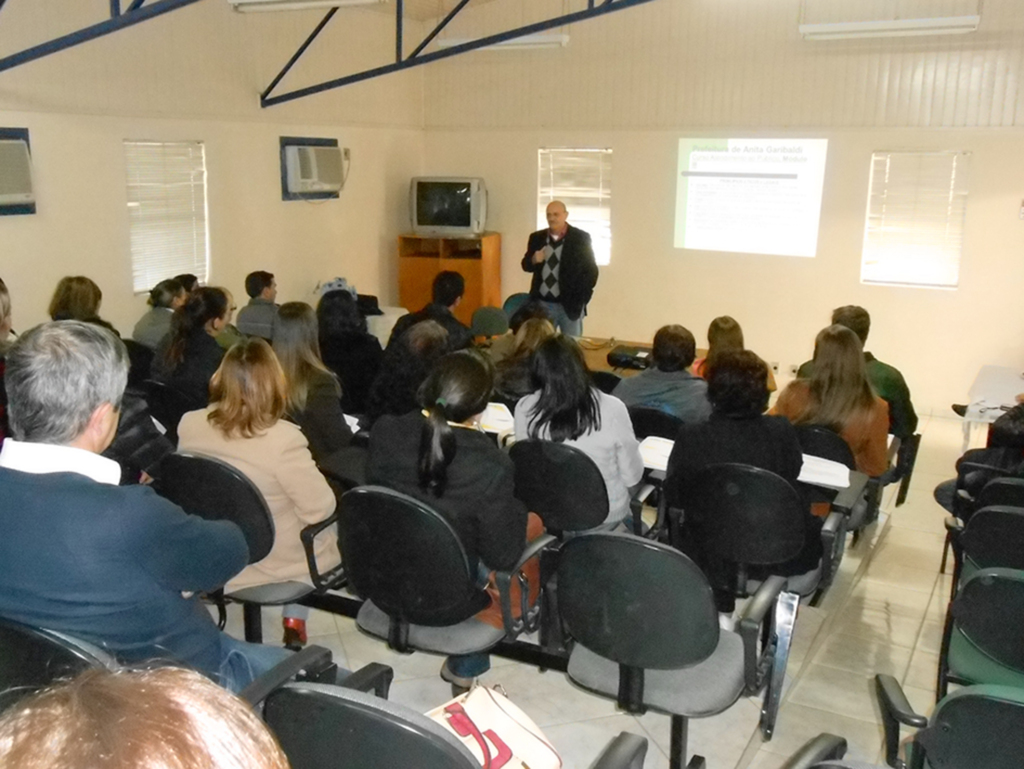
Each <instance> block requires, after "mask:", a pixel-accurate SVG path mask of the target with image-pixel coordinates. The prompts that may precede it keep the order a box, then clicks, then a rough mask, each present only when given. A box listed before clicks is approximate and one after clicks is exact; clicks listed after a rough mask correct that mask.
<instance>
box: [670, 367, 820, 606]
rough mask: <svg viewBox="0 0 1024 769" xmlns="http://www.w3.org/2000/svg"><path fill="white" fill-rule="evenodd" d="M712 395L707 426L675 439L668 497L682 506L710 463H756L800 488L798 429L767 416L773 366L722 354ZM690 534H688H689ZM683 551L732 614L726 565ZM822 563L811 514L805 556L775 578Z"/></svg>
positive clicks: (691, 548)
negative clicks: (770, 369)
mask: <svg viewBox="0 0 1024 769" xmlns="http://www.w3.org/2000/svg"><path fill="white" fill-rule="evenodd" d="M707 397H708V400H709V401H710V402H711V416H710V417H709V418H708V419H707V421H705V422H701V423H696V424H693V423H691V424H685V425H683V427H682V429H681V430H680V431H679V435H678V436H677V437H676V442H675V446H674V447H673V449H672V454H671V456H670V457H669V460H668V471H667V473H666V480H667V482H666V486H665V494H666V495H667V498H668V502H669V504H670V505H673V506H678V505H679V504H680V499H681V498H682V495H683V492H684V490H685V489H686V487H687V486H688V485H689V484H690V483H692V482H693V479H694V477H695V476H696V475H697V473H699V472H700V471H701V470H703V469H704V468H706V467H707V466H709V465H715V464H722V463H725V462H735V463H739V464H744V465H753V466H754V467H760V468H761V469H762V470H768V471H770V472H773V473H775V474H776V475H779V476H781V477H782V478H784V479H785V480H787V481H789V482H790V483H791V484H796V479H797V477H798V476H799V475H800V467H801V465H802V464H803V456H802V453H801V449H800V442H799V441H798V440H797V436H796V430H794V429H793V425H792V424H790V422H789V420H787V419H786V418H785V417H780V416H765V414H764V412H765V410H766V409H767V408H768V366H767V365H766V364H765V362H764V361H763V360H761V359H760V358H758V357H757V356H756V355H755V354H754V353H752V352H750V351H749V350H729V351H727V352H724V353H722V354H721V355H720V356H719V357H718V359H717V360H716V361H715V365H714V367H712V368H711V369H710V370H709V371H708V384H707ZM684 535H685V532H684ZM684 549H685V550H686V551H687V552H688V554H689V555H691V556H692V557H693V558H694V559H695V560H696V561H697V562H698V563H699V564H700V565H701V567H702V568H703V569H704V570H705V572H706V573H707V574H708V577H709V579H710V580H711V582H712V587H713V588H714V590H715V603H716V605H717V606H718V610H719V611H720V612H726V613H729V612H732V611H733V609H734V608H735V598H734V596H733V593H732V590H731V589H729V587H728V586H727V583H726V582H724V581H723V580H725V579H727V578H728V572H727V571H726V570H724V569H723V566H724V564H716V563H712V562H710V561H709V559H708V558H706V557H705V556H704V554H703V553H702V552H701V551H700V549H699V547H697V546H696V545H695V544H694V543H693V541H692V539H690V538H687V541H686V546H685V547H684ZM820 559H821V519H820V518H818V517H817V516H814V515H811V513H810V509H808V515H807V541H806V543H805V548H804V552H803V553H801V555H800V556H799V557H798V558H797V559H796V560H794V561H791V562H790V563H788V564H785V565H784V566H783V567H777V566H776V567H772V568H771V569H769V570H768V571H767V573H770V574H783V575H786V576H788V575H793V574H803V573H804V572H807V571H810V570H811V569H813V568H814V567H815V566H816V565H817V563H818V561H819V560H820Z"/></svg>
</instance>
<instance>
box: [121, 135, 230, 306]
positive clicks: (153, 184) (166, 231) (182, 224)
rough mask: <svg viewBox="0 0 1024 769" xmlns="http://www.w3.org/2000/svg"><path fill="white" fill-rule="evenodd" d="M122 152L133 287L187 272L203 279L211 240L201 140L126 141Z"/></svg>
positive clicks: (141, 288)
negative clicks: (126, 193)
mask: <svg viewBox="0 0 1024 769" xmlns="http://www.w3.org/2000/svg"><path fill="white" fill-rule="evenodd" d="M124 152H125V159H126V161H127V168H128V221H129V227H130V230H131V248H132V283H133V285H134V287H135V292H136V293H142V292H144V291H149V290H150V289H151V288H152V287H153V286H155V285H156V284H157V283H159V282H160V281H161V280H164V279H165V278H173V277H174V276H175V275H180V274H182V273H186V272H190V273H192V274H193V275H195V276H196V277H198V278H199V280H200V281H202V282H205V281H206V278H207V273H208V272H209V253H210V245H209V239H208V237H207V229H206V218H207V211H206V157H205V154H204V152H203V143H202V142H146V141H126V142H125V143H124Z"/></svg>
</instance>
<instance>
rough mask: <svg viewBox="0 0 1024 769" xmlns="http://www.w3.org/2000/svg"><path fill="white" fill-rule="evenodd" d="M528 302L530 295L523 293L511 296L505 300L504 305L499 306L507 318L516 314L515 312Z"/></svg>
mask: <svg viewBox="0 0 1024 769" xmlns="http://www.w3.org/2000/svg"><path fill="white" fill-rule="evenodd" d="M529 300H530V295H529V294H525V293H520V294H512V295H511V296H509V297H508V299H506V300H505V303H504V304H503V305H502V306H501V309H503V310H504V311H505V314H506V315H507V316H508V317H510V318H511V317H512V316H513V315H515V314H516V310H518V309H519V308H520V307H522V306H523V305H524V304H526V303H527V302H528V301H529Z"/></svg>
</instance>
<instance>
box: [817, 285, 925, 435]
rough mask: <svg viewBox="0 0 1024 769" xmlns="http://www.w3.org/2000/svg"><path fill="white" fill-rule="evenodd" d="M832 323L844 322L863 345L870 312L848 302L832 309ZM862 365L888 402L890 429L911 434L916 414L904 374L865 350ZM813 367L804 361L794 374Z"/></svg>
mask: <svg viewBox="0 0 1024 769" xmlns="http://www.w3.org/2000/svg"><path fill="white" fill-rule="evenodd" d="M832 323H838V324H839V325H840V326H846V328H848V329H850V330H851V331H853V332H854V333H855V334H856V335H857V336H858V337H860V343H861V345H862V346H863V345H865V344H866V343H867V339H868V331H869V330H870V328H871V316H870V315H868V311H867V310H865V309H864V308H863V307H858V306H857V305H854V304H848V305H846V306H845V307H839V308H837V309H835V310H833V311H832ZM864 365H865V368H866V369H867V374H868V380H869V381H870V382H871V386H872V387H874V388H875V392H876V393H878V397H880V398H881V399H882V400H884V401H886V402H887V403H888V404H889V432H890V433H892V434H893V435H895V436H896V437H897V438H900V439H901V440H904V439H906V438H908V437H910V436H911V435H913V434H914V431H915V430H917V414H916V413H915V412H914V404H913V403H911V402H910V389H909V388H908V387H907V383H906V381H905V380H904V379H903V375H902V374H901V373H900V372H899V371H897V370H896V369H895V368H893V367H892V366H890V365H888V364H887V363H882V361H880V360H878V359H877V358H876V357H875V356H874V355H872V354H871V353H869V352H867V351H866V350H865V352H864ZM813 370H814V361H807V362H806V363H805V364H803V365H802V366H801V367H800V369H799V371H797V376H798V377H800V378H802V379H807V378H809V377H810V376H811V373H812V371H813Z"/></svg>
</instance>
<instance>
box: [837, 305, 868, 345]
mask: <svg viewBox="0 0 1024 769" xmlns="http://www.w3.org/2000/svg"><path fill="white" fill-rule="evenodd" d="M832 323H833V325H836V324H838V325H840V326H846V328H848V329H850V331H852V332H853V333H855V334H856V335H857V338H858V339H860V343H861V345H862V346H863V345H864V344H865V343H867V341H868V332H869V331H870V330H871V316H870V315H868V311H867V310H865V309H864V308H863V307H858V306H857V305H855V304H848V305H845V306H843V307H837V308H836V309H834V310H833V311H832Z"/></svg>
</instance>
